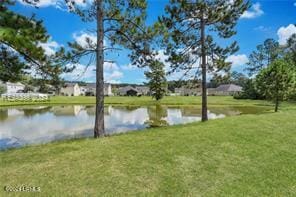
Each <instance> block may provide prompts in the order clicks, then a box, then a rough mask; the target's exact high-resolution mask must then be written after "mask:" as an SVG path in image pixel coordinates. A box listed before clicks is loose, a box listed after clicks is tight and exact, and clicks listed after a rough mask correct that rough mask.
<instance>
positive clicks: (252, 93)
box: [234, 79, 265, 99]
mask: <svg viewBox="0 0 296 197" xmlns="http://www.w3.org/2000/svg"><path fill="white" fill-rule="evenodd" d="M242 87H243V91H242V92H240V93H238V94H235V95H234V98H235V99H265V97H264V96H263V95H261V94H260V93H259V92H258V90H256V88H255V82H254V80H253V79H248V80H247V81H245V83H244V84H243V85H242Z"/></svg>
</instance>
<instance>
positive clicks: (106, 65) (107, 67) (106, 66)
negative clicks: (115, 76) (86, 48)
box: [104, 62, 119, 71]
mask: <svg viewBox="0 0 296 197" xmlns="http://www.w3.org/2000/svg"><path fill="white" fill-rule="evenodd" d="M104 69H105V70H106V71H111V70H119V67H118V66H117V64H116V63H112V62H105V63H104Z"/></svg>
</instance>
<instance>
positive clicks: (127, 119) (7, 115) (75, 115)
mask: <svg viewBox="0 0 296 197" xmlns="http://www.w3.org/2000/svg"><path fill="white" fill-rule="evenodd" d="M265 110H266V108H264V107H224V108H211V109H210V110H209V111H208V117H209V119H217V118H224V117H226V116H235V115H240V114H254V113H262V112H264V111H265ZM200 111H201V110H200V108H198V107H195V106H183V107H167V106H160V105H156V106H149V107H131V106H108V107H105V127H106V133H107V135H112V134H116V133H122V132H127V131H132V130H139V131H140V130H141V129H144V128H147V127H158V126H166V125H174V124H184V123H189V122H194V121H200V120H201V114H200ZM94 115H95V106H94V105H91V106H83V105H65V106H24V107H1V108H0V149H6V148H11V147H20V146H24V145H28V144H40V143H46V142H50V141H56V140H61V139H69V138H81V137H91V136H93V127H94Z"/></svg>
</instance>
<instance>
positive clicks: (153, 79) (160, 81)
mask: <svg viewBox="0 0 296 197" xmlns="http://www.w3.org/2000/svg"><path fill="white" fill-rule="evenodd" d="M149 69H150V70H149V71H147V72H145V75H146V77H147V79H148V80H149V82H148V86H149V88H150V91H151V93H152V97H153V98H155V99H156V100H157V101H158V100H160V99H162V98H163V97H164V96H165V93H166V87H167V83H166V74H165V71H164V64H163V63H161V62H159V61H153V62H152V63H151V64H150V66H149Z"/></svg>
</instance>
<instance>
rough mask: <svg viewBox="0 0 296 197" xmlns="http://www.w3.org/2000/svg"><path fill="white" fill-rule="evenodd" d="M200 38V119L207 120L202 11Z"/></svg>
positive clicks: (205, 64)
mask: <svg viewBox="0 0 296 197" xmlns="http://www.w3.org/2000/svg"><path fill="white" fill-rule="evenodd" d="M200 39H201V69H202V110H201V114H202V115H201V121H207V120H208V109H207V63H206V49H205V21H204V17H203V13H202V16H201V20H200Z"/></svg>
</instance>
